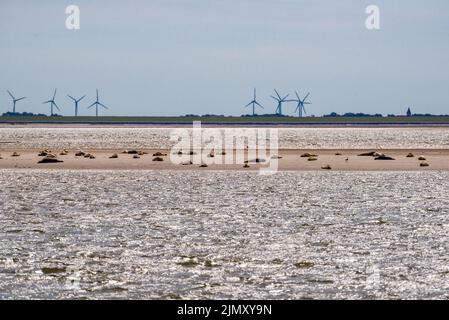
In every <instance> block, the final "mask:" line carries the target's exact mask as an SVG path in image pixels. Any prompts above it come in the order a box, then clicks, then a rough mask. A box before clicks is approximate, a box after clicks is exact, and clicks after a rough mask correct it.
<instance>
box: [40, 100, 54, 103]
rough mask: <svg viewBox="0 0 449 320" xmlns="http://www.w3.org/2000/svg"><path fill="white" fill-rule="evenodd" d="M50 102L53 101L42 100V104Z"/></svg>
mask: <svg viewBox="0 0 449 320" xmlns="http://www.w3.org/2000/svg"><path fill="white" fill-rule="evenodd" d="M50 102H52V101H51V100H48V101H44V102H42V104H45V103H50Z"/></svg>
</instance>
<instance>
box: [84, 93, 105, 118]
mask: <svg viewBox="0 0 449 320" xmlns="http://www.w3.org/2000/svg"><path fill="white" fill-rule="evenodd" d="M93 106H95V115H96V116H97V117H98V106H102V107H103V108H105V109H109V108H108V107H106V106H105V105H104V104H102V103H101V102H100V101H99V100H98V89H97V100H96V101H95V102H94V103H92V104H91V105H90V106H88V107H87V109H90V108H92V107H93Z"/></svg>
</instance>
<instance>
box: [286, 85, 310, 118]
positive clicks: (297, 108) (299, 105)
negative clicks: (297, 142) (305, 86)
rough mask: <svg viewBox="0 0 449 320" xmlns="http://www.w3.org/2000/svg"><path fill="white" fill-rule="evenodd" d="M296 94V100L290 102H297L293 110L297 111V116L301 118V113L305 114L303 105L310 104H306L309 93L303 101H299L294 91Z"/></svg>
mask: <svg viewBox="0 0 449 320" xmlns="http://www.w3.org/2000/svg"><path fill="white" fill-rule="evenodd" d="M295 93H296V97H297V99H296V100H291V101H296V102H298V106H297V107H296V109H295V112H296V111H298V116H299V117H300V118H301V117H302V116H303V112H304V114H305V113H306V107H305V106H304V105H305V104H312V103H311V102H306V100H307V98H308V97H309V95H310V92H309V93H308V94H307V95H306V96H305V97H304V99H302V100H301V98H300V97H299V94H298V92H297V91H295Z"/></svg>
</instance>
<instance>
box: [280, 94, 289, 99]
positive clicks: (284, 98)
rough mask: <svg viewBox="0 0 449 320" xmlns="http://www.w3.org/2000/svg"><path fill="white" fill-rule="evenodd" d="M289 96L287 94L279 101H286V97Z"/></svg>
mask: <svg viewBox="0 0 449 320" xmlns="http://www.w3.org/2000/svg"><path fill="white" fill-rule="evenodd" d="M289 95H290V94H287V95H286V96H285V97H284V98H283V99H281V100H282V101H286V100H285V99H287V98H288V96H289Z"/></svg>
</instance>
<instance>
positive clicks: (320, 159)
mask: <svg viewBox="0 0 449 320" xmlns="http://www.w3.org/2000/svg"><path fill="white" fill-rule="evenodd" d="M40 151H41V150H29V149H27V150H20V149H17V150H10V149H4V150H0V157H1V159H0V169H67V170H90V169H94V170H246V171H251V170H259V169H260V168H266V167H268V163H267V161H268V160H270V158H271V157H270V154H267V155H266V156H265V157H264V156H259V158H260V159H265V161H266V162H261V163H255V162H254V161H250V163H249V167H247V168H244V164H243V163H238V164H229V165H228V164H220V157H219V156H215V157H214V158H212V159H210V158H209V159H208V161H216V162H218V163H212V164H208V166H207V167H200V163H193V164H190V165H182V164H178V163H173V162H172V161H171V160H170V150H163V149H157V150H156V149H152V150H149V149H146V150H145V149H142V150H140V151H144V152H145V153H146V154H143V155H140V156H138V157H137V156H136V155H134V154H124V153H122V152H123V150H106V149H101V150H83V151H84V152H85V153H88V154H91V155H93V156H94V157H95V158H93V159H91V158H86V157H84V156H75V153H76V152H77V151H78V150H67V151H68V154H67V155H60V153H61V151H62V150H52V154H54V155H56V157H57V159H59V160H62V161H63V162H59V163H44V164H42V163H41V164H39V163H38V161H40V160H42V159H43V158H44V157H42V156H38V153H39V152H40ZM371 151H377V152H380V153H383V154H385V155H387V156H390V157H392V158H394V159H395V160H375V158H374V157H373V156H359V154H362V153H367V152H371ZM14 152H16V153H17V154H19V156H13V153H14ZM157 152H160V153H162V154H167V155H166V156H162V157H160V158H162V159H163V161H153V160H154V158H155V157H156V156H153V154H155V153H157ZM306 153H310V154H312V155H316V157H313V158H314V160H313V161H309V157H301V155H304V154H306ZM409 153H412V154H413V155H414V157H407V155H408V154H409ZM113 154H117V158H110V157H111V156H112V155H113ZM273 154H275V155H278V156H280V157H282V158H281V159H278V160H277V161H278V170H280V171H314V170H319V171H322V170H328V169H324V168H326V167H327V166H329V167H330V168H331V170H337V171H416V170H422V171H424V170H449V149H448V150H436V149H419V150H418V149H413V150H412V149H404V150H399V149H394V150H393V149H392V150H361V149H357V150H355V149H351V150H341V149H339V150H338V149H335V150H315V149H314V150H292V149H281V150H278V151H277V152H273V153H271V155H273ZM135 157H136V158H135ZM193 157H194V156H192V159H191V160H192V161H193V160H194V159H193ZM420 157H423V158H425V160H424V159H422V160H420V159H419V158H420ZM245 159H246V160H248V158H247V157H245ZM249 160H255V158H254V157H250V158H249ZM423 163H427V164H428V166H421V164H423Z"/></svg>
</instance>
